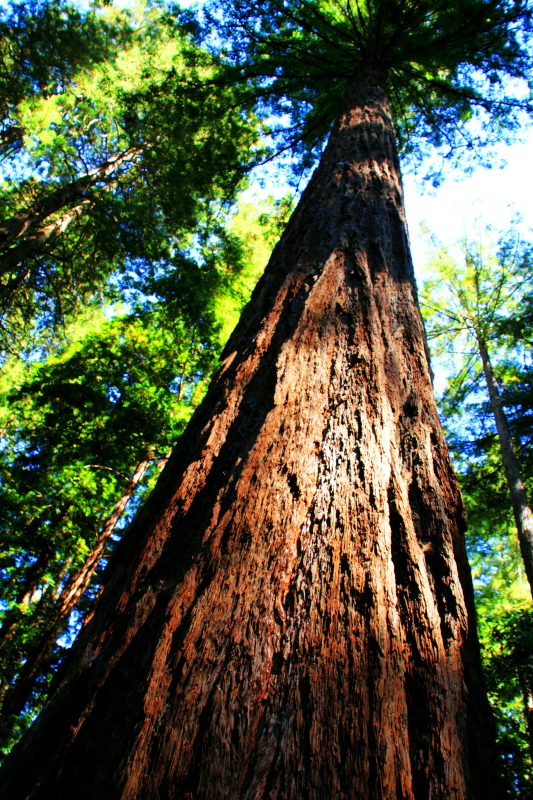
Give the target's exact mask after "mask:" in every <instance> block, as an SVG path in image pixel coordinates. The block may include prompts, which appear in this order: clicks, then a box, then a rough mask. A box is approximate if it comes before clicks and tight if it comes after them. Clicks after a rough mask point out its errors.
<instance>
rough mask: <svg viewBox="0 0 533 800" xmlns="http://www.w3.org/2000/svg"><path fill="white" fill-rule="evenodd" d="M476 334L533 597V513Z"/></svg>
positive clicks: (485, 352) (484, 349)
mask: <svg viewBox="0 0 533 800" xmlns="http://www.w3.org/2000/svg"><path fill="white" fill-rule="evenodd" d="M476 335H477V343H478V348H479V354H480V356H481V362H482V364H483V372H484V374H485V381H486V383H487V389H488V392H489V398H490V405H491V408H492V413H493V415H494V420H495V422H496V430H497V431H498V441H499V443H500V452H501V454H502V461H503V467H504V470H505V477H506V479H507V486H508V487H509V494H510V495H511V505H512V507H513V514H514V519H515V523H516V529H517V531H518V541H519V542H520V552H521V553H522V559H523V561H524V567H525V570H526V575H527V579H528V581H529V588H530V590H531V594H532V596H533V514H532V513H531V509H530V507H529V505H528V502H527V495H526V489H525V486H524V482H523V480H522V475H521V472H520V467H519V465H518V460H517V458H516V452H515V449H514V446H513V442H512V439H511V433H510V431H509V426H508V424H507V417H506V416H505V411H504V410H503V405H502V401H501V397H500V390H499V389H498V384H497V382H496V378H495V377H494V372H493V369H492V364H491V362H490V357H489V352H488V350H487V345H486V344H485V341H484V340H483V337H482V336H479V335H478V334H476Z"/></svg>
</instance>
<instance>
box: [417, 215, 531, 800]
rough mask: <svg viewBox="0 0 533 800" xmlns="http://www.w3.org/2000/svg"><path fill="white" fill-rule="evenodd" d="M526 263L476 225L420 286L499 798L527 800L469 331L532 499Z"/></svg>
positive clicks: (520, 662) (495, 495)
mask: <svg viewBox="0 0 533 800" xmlns="http://www.w3.org/2000/svg"><path fill="white" fill-rule="evenodd" d="M434 244H435V243H434ZM530 264H531V249H530V245H528V244H527V243H523V242H520V240H518V238H517V237H516V236H515V235H514V234H509V235H507V236H505V237H502V238H500V241H499V244H496V243H495V242H494V241H493V237H492V236H491V232H490V231H487V230H483V229H481V228H480V229H479V230H478V231H477V237H476V240H475V241H469V240H467V239H466V238H465V239H463V240H462V241H461V242H460V244H459V246H455V247H449V248H444V247H442V246H440V247H439V246H437V247H436V248H435V250H434V252H433V254H432V256H431V258H430V260H429V263H428V265H427V268H426V270H427V273H429V276H428V277H427V279H426V280H425V282H424V285H423V287H422V291H421V299H422V310H423V313H424V317H425V322H426V327H427V331H428V335H429V338H430V343H431V350H432V359H433V366H434V369H435V370H436V372H437V374H440V376H442V375H443V374H444V375H446V377H447V381H446V386H445V389H444V391H443V392H442V395H441V398H440V409H441V413H442V415H443V422H444V426H445V429H446V433H447V439H448V442H449V444H450V445H451V449H452V456H453V459H454V463H455V466H456V469H457V470H458V475H459V480H460V483H461V488H462V492H463V498H464V501H465V506H466V512H467V519H468V531H467V546H468V555H469V560H470V564H471V567H472V576H473V580H474V588H475V593H476V607H477V612H478V622H479V631H480V638H481V644H482V655H483V662H484V669H485V678H486V681H487V687H488V690H489V698H490V701H491V704H492V707H493V710H494V715H495V719H496V724H497V727H498V747H499V750H500V755H501V758H502V770H503V773H504V776H505V778H506V784H507V796H508V797H509V798H520V799H521V800H526V799H529V798H532V797H533V764H532V755H533V751H532V749H531V744H532V741H533V740H532V734H533V718H531V717H530V714H529V713H528V710H529V708H530V705H531V703H532V702H533V695H532V692H533V684H532V683H531V678H532V676H533V672H532V669H533V616H532V612H531V595H530V591H529V586H528V583H527V581H526V579H525V573H524V568H523V564H522V558H521V554H520V550H519V546H518V540H517V535H516V528H515V524H514V519H513V514H512V509H511V504H510V499H509V489H508V486H507V482H506V479H505V474H504V469H503V465H502V461H501V455H500V450H499V443H498V439H497V435H496V432H495V429H494V422H493V419H492V413H491V410H490V406H489V403H488V399H487V395H486V390H485V385H484V381H483V376H482V367H481V362H480V356H479V346H478V339H479V338H480V337H481V338H482V339H483V340H484V342H485V344H486V346H487V347H488V348H490V353H491V360H492V362H493V367H494V371H495V373H496V375H497V377H498V380H499V383H500V389H501V395H502V400H503V403H504V407H505V413H506V415H507V418H508V421H509V424H510V427H511V430H512V433H513V434H514V441H515V444H516V449H517V453H518V455H519V458H520V462H521V464H520V465H521V469H522V474H523V477H524V479H525V482H526V484H527V488H528V489H529V493H530V496H531V491H532V490H533V460H532V459H531V457H530V453H531V448H530V443H531V439H532V435H533V428H532V426H531V415H532V413H533V406H532V404H531V401H532V400H533V397H532V396H531V395H528V394H527V392H525V391H524V387H526V386H528V385H529V384H530V382H531V378H532V375H531V366H530V364H531V360H530V347H529V346H528V345H529V342H528V336H529V331H530V327H529V323H528V320H529V308H530V299H529V298H530V296H531V292H532V288H533V287H532V285H531V265H530ZM513 409H514V410H513ZM518 409H519V410H518ZM522 412H525V413H524V414H523V415H522Z"/></svg>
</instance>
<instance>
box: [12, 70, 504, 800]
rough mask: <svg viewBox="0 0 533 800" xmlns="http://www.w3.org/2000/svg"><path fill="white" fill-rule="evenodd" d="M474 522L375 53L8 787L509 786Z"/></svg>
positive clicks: (149, 796) (45, 791) (231, 797)
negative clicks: (430, 345) (444, 407)
mask: <svg viewBox="0 0 533 800" xmlns="http://www.w3.org/2000/svg"><path fill="white" fill-rule="evenodd" d="M463 530H464V518H463V509H462V505H461V499H460V496H459V492H458V488H457V484H456V481H455V478H454V475H453V472H452V469H451V465H450V461H449V457H448V455H447V450H446V446H445V443H444V440H443V435H442V430H441V427H440V423H439V420H438V416H437V412H436V407H435V402H434V399H433V394H432V387H431V378H430V373H429V365H428V359H427V352H426V348H425V340H424V331H423V325H422V321H421V317H420V314H419V311H418V307H417V300H416V289H415V283H414V276H413V269H412V264H411V258H410V254H409V245H408V237H407V232H406V227H405V219H404V209H403V200H402V187H401V179H400V172H399V164H398V159H397V155H396V150H395V143H394V134H393V125H392V122H391V115H390V109H389V104H388V101H387V97H386V94H385V92H384V90H383V82H382V80H381V77H380V76H379V74H377V73H373V72H372V71H371V70H368V72H366V73H364V74H361V75H359V77H358V79H357V80H354V83H353V85H352V87H351V90H350V92H349V95H348V97H347V99H346V103H345V107H344V108H343V110H342V113H341V115H340V117H339V120H338V121H337V123H336V125H335V128H334V130H333V132H332V134H331V137H330V140H329V143H328V145H327V147H326V149H325V151H324V154H323V156H322V159H321V161H320V164H319V166H318V168H317V169H316V170H315V172H314V174H313V177H312V179H311V181H310V183H309V186H308V187H307V189H306V190H305V192H304V193H303V195H302V198H301V201H300V203H299V205H298V207H297V209H296V211H295V212H294V214H293V216H292V218H291V220H290V222H289V224H288V226H287V229H286V231H285V233H284V234H283V236H282V238H281V240H280V242H279V243H278V245H277V246H276V248H275V250H274V252H273V254H272V257H271V260H270V262H269V265H268V267H267V269H266V271H265V274H264V276H263V278H262V279H261V281H260V282H259V284H258V285H257V287H256V289H255V291H254V293H253V295H252V299H251V301H250V303H249V304H248V306H247V307H246V309H245V310H244V312H243V315H242V317H241V320H240V322H239V324H238V326H237V328H236V330H235V332H234V333H233V335H232V336H231V338H230V340H229V342H228V345H227V346H226V348H225V351H224V353H223V359H222V365H221V368H220V370H219V372H218V374H217V375H216V376H215V378H214V380H213V382H212V384H211V386H210V388H209V390H208V393H207V395H206V398H205V399H204V402H203V403H202V405H201V406H200V407H199V408H198V409H197V410H196V412H195V414H194V415H193V417H192V420H191V422H190V424H189V426H188V428H187V430H186V431H185V432H184V434H183V435H182V437H181V439H180V441H179V443H178V446H177V447H176V448H175V450H174V452H173V454H172V456H171V458H170V460H169V462H168V464H167V466H166V467H165V469H164V471H163V473H162V475H161V477H160V479H159V481H158V484H157V486H156V488H155V490H154V492H153V493H152V494H151V496H150V498H149V500H148V501H147V503H146V504H145V505H144V507H143V509H142V510H141V512H140V514H138V516H137V517H136V520H135V521H134V522H133V523H132V526H131V528H130V530H129V532H128V535H127V536H126V537H124V539H123V540H122V542H121V543H120V544H119V546H118V547H117V549H116V551H115V554H114V556H113V558H112V561H111V563H110V566H109V567H108V570H107V573H106V574H107V583H106V586H105V588H104V591H103V593H102V596H101V598H100V600H99V603H98V606H97V608H96V611H95V614H94V616H93V618H92V619H91V621H90V623H89V624H88V625H87V626H86V628H85V629H84V630H83V631H82V633H81V635H80V637H79V639H78V641H77V644H76V645H75V647H74V649H73V651H72V654H71V660H70V664H69V667H68V670H67V672H66V674H65V678H64V680H63V681H62V683H61V685H60V686H59V688H58V689H57V691H56V693H55V694H54V695H53V696H52V698H51V701H50V702H49V704H48V706H47V708H46V709H45V711H44V712H43V714H42V716H41V718H40V719H39V720H38V721H37V723H36V724H35V725H34V727H33V729H32V730H31V732H30V734H29V736H28V737H27V738H26V739H25V740H23V741H22V742H21V743H20V744H19V746H18V747H17V748H16V750H15V751H14V752H13V753H12V755H11V759H10V760H8V762H7V763H6V765H5V768H4V772H3V775H2V777H3V781H2V789H0V797H1V798H8V797H9V800H19V798H20V799H22V798H31V800H38V799H39V800H44V798H49V797H54V799H55V800H66V799H67V798H69V800H70V798H71V797H72V792H73V790H74V788H75V792H76V797H77V800H93V799H94V798H95V797H98V798H99V800H111V799H113V800H118V798H120V799H121V800H126V799H128V800H134V799H135V800H156V798H157V800H162V799H163V798H165V800H167V799H168V800H170V798H173V799H175V800H182V799H183V800H184V799H185V798H194V800H259V798H261V799H263V798H264V800H266V798H271V799H272V800H273V799H274V798H277V800H282V799H283V800H302V798H307V799H308V800H331V798H335V799H336V800H341V798H344V799H345V800H348V799H349V800H354V799H356V800H399V799H400V798H402V800H426V799H427V800H429V799H431V800H450V798H454V800H467V798H468V800H471V799H472V798H484V800H490V799H492V798H494V799H495V798H500V797H501V794H500V791H499V783H498V765H497V759H496V756H495V751H494V745H493V725H492V720H491V716H490V711H489V708H488V704H487V700H486V696H485V692H484V687H483V681H482V677H481V665H480V659H479V653H478V645H477V638H476V632H475V620H474V611H473V602H472V598H473V593H472V586H471V578H470V572H469V568H468V564H467V560H466V553H465V545H464V537H463Z"/></svg>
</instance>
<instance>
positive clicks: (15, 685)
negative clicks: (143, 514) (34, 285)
mask: <svg viewBox="0 0 533 800" xmlns="http://www.w3.org/2000/svg"><path fill="white" fill-rule="evenodd" d="M262 207H263V213H262V214H261V208H262ZM285 213H286V203H285V202H281V203H277V204H274V203H272V202H267V203H263V204H259V205H256V206H255V207H254V209H253V214H252V209H251V208H250V207H246V206H244V207H243V208H242V210H241V211H240V212H239V213H238V214H237V215H235V216H233V217H232V218H231V220H230V221H228V230H227V237H226V239H225V240H224V241H223V242H219V243H218V245H217V243H216V240H213V239H212V240H211V242H210V244H209V247H205V248H204V250H203V258H202V261H203V263H202V266H198V265H196V267H195V269H196V272H197V274H196V280H195V281H193V282H192V283H190V284H188V282H187V279H190V275H191V273H192V272H193V269H194V266H193V265H192V264H190V265H188V268H187V270H180V269H176V270H175V271H174V272H173V273H169V272H168V271H166V270H162V272H161V274H160V275H159V277H156V278H154V279H153V280H152V281H150V283H149V284H146V285H144V286H143V290H144V291H143V292H139V291H135V290H134V288H133V287H131V288H130V291H129V294H128V297H129V300H130V303H134V305H133V309H132V310H131V311H130V312H129V313H127V314H120V313H118V314H117V313H115V315H114V316H112V317H111V318H110V319H109V318H108V317H106V316H105V315H102V314H101V313H97V312H95V311H94V310H93V311H90V312H89V313H88V315H86V316H85V318H84V317H83V316H82V317H79V316H78V317H77V318H76V322H71V325H70V327H69V329H68V331H67V334H68V336H67V341H68V342H69V344H66V345H64V347H63V349H62V350H59V351H58V352H55V353H54V354H52V355H51V356H49V357H48V358H47V359H45V360H44V361H43V362H35V361H32V362H30V363H24V362H21V361H19V360H14V359H12V360H11V361H10V362H8V364H7V365H6V366H5V367H4V375H3V383H4V397H5V404H4V407H3V411H2V430H3V447H2V465H1V468H0V475H1V478H0V497H1V500H2V502H1V506H2V512H1V514H0V536H1V540H2V551H3V555H2V560H1V562H0V565H1V566H0V594H1V597H2V601H3V613H1V614H0V617H1V621H0V654H1V655H0V661H1V664H2V667H1V675H2V696H3V700H2V707H1V715H0V723H1V733H2V740H3V748H4V751H6V750H9V748H10V747H11V746H12V744H13V742H14V741H16V739H17V738H18V737H19V735H20V732H21V730H23V729H25V728H26V727H27V725H28V723H29V722H30V721H31V720H32V719H33V718H34V716H35V713H36V710H38V709H39V708H40V707H41V705H42V703H43V702H44V699H45V698H46V696H47V693H48V689H49V685H50V681H51V679H52V677H53V675H54V674H55V671H56V670H57V667H58V665H59V663H60V662H61V660H62V658H63V656H64V653H65V651H66V648H67V646H68V644H69V643H70V641H71V639H72V635H73V632H74V631H76V630H77V629H78V628H79V625H80V623H81V621H82V620H83V619H84V618H85V617H86V614H87V612H88V610H89V609H90V607H91V603H92V601H93V598H94V596H95V594H96V593H97V590H98V585H99V577H100V575H101V571H102V567H103V565H104V564H105V563H106V559H107V557H108V555H109V553H110V552H111V549H112V546H113V545H114V543H115V541H117V540H118V539H119V538H120V535H121V533H122V530H123V529H124V526H125V524H126V522H127V520H128V519H129V518H130V517H131V512H130V511H128V512H127V513H126V510H127V506H128V503H130V501H131V500H132V499H133V501H134V505H135V506H138V505H139V503H140V502H141V501H142V499H143V498H144V497H145V495H146V493H147V492H148V491H149V490H150V488H151V487H152V485H153V482H154V480H155V476H156V475H157V474H158V471H159V470H160V469H161V468H162V467H163V465H164V463H165V461H166V458H167V456H168V451H169V448H170V447H171V446H172V444H173V443H174V442H175V440H176V439H177V438H178V436H179V434H180V433H181V431H182V429H183V427H184V425H185V423H186V421H187V420H188V418H189V416H190V414H191V412H192V409H193V408H194V407H195V405H196V404H197V402H198V400H199V399H200V397H201V396H202V394H203V391H204V389H205V382H206V380H207V378H208V377H209V375H210V374H211V372H212V370H213V368H214V366H215V364H216V359H217V356H218V354H219V352H220V349H221V346H222V343H223V341H224V339H225V338H226V337H227V327H228V325H229V326H232V324H234V322H235V315H237V316H238V313H239V311H240V310H241V308H242V305H243V304H244V302H245V301H246V299H247V298H248V296H249V294H250V292H251V289H252V287H253V284H254V282H255V280H256V279H257V275H258V271H259V272H260V271H261V270H262V268H263V267H264V263H265V261H266V259H267V256H268V252H269V246H270V247H271V244H272V236H273V232H274V235H275V232H276V231H277V225H278V224H279V223H280V221H281V220H282V219H283V216H284V214H285ZM230 242H231V247H229V243H230ZM197 255H199V254H197ZM208 259H210V260H211V261H212V262H213V263H212V266H211V268H209V267H207V266H206V261H207V260H208ZM204 267H205V275H202V271H203V268H204ZM213 275H218V279H219V280H218V284H215V283H214V281H213ZM184 276H186V278H187V279H184ZM184 283H185V285H184ZM144 292H148V294H145V293H144ZM199 311H201V313H202V316H198V313H199ZM117 523H118V525H119V528H118V529H117ZM67 629H68V632H67V633H66V634H64V635H63V636H62V638H61V639H60V641H59V642H58V643H57V644H56V641H57V639H58V637H59V636H60V634H63V633H64V631H65V630H67ZM21 712H23V713H22V716H20V715H21Z"/></svg>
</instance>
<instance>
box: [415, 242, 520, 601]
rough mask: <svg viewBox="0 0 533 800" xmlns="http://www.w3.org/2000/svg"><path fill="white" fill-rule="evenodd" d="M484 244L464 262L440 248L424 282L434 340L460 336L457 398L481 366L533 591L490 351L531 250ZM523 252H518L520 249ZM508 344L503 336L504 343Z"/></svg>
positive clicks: (516, 476)
mask: <svg viewBox="0 0 533 800" xmlns="http://www.w3.org/2000/svg"><path fill="white" fill-rule="evenodd" d="M483 249H484V248H483V246H482V245H481V243H480V242H478V243H476V244H472V243H469V242H467V241H464V242H463V254H464V263H463V264H457V263H456V262H454V261H453V260H451V259H450V257H449V255H448V253H446V251H441V253H440V254H439V255H438V256H437V259H435V260H434V261H433V264H432V267H433V270H434V272H435V278H434V279H432V280H428V281H426V283H425V285H424V294H423V298H424V308H425V312H426V320H427V322H428V323H429V329H428V335H429V338H430V339H433V338H436V337H441V336H444V337H446V345H447V346H448V347H449V346H450V343H452V342H453V340H454V339H455V338H457V337H460V339H461V350H462V353H463V364H462V365H461V368H460V370H459V373H458V374H457V375H456V376H455V380H454V382H453V384H454V388H455V399H456V398H457V392H458V391H459V392H460V393H461V395H462V397H463V398H464V397H465V395H467V394H468V392H469V391H472V389H473V387H474V386H476V384H477V383H478V381H479V378H480V374H479V369H480V368H481V372H482V374H483V376H484V381H485V385H486V389H487V392H488V395H489V398H490V406H491V411H492V415H493V417H494V421H495V424H496V429H497V433H498V441H499V445H500V451H501V457H502V462H503V466H504V470H505V475H506V478H507V486H508V490H509V495H510V498H511V505H512V508H513V512H514V518H515V522H516V528H517V531H518V538H519V541H520V550H521V553H522V558H523V561H524V565H525V569H526V574H527V577H528V581H529V585H530V588H531V591H532V593H533V514H532V513H531V509H530V507H529V505H528V501H527V497H526V491H525V487H524V482H523V480H522V474H521V470H520V466H519V463H518V459H517V455H516V451H515V448H514V446H513V442H512V439H511V434H510V430H509V424H508V421H507V417H506V414H505V411H504V407H503V404H502V398H501V395H500V390H499V388H498V383H497V381H496V378H495V375H494V369H493V365H492V357H491V353H490V351H491V349H492V345H493V344H494V342H495V338H496V335H497V333H498V323H499V321H500V318H501V317H505V316H509V315H510V314H512V313H513V312H514V311H515V310H516V308H517V305H518V306H519V303H520V299H521V298H520V296H519V294H518V293H519V292H521V294H522V295H523V294H524V293H525V292H526V291H527V289H528V288H529V287H528V283H527V281H528V279H529V278H530V273H531V257H530V253H529V250H526V251H525V252H524V249H523V248H522V252H520V248H519V247H518V246H517V245H515V246H514V247H513V246H509V243H506V246H503V247H501V248H500V252H499V253H498V255H497V256H492V257H491V256H490V255H488V254H487V253H486V252H485V253H484V252H483ZM517 250H518V252H517ZM501 344H503V342H502V340H501V338H500V345H501Z"/></svg>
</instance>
